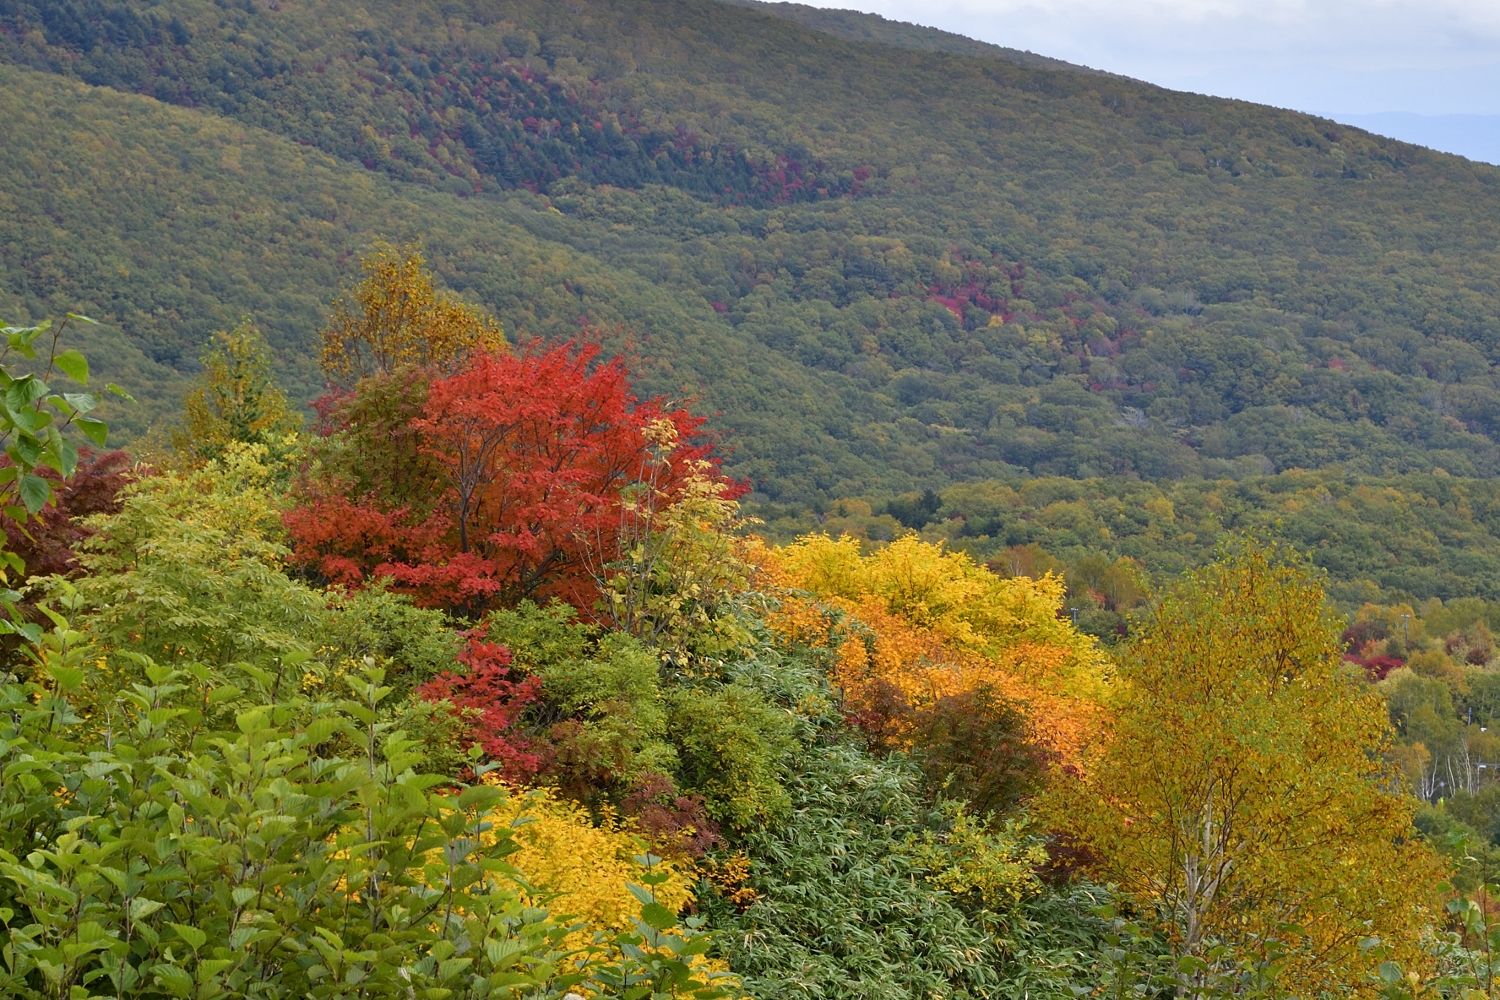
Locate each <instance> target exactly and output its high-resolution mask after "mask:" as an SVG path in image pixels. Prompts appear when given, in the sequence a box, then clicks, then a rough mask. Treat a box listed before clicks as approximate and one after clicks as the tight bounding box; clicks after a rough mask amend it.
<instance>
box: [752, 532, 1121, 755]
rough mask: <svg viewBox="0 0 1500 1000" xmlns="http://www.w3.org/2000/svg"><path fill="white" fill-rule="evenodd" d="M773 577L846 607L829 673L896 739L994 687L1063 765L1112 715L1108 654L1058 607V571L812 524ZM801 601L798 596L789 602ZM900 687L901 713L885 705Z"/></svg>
mask: <svg viewBox="0 0 1500 1000" xmlns="http://www.w3.org/2000/svg"><path fill="white" fill-rule="evenodd" d="M763 562H764V563H765V564H766V569H767V571H768V572H769V574H770V577H771V582H773V583H775V584H779V585H780V586H782V587H785V588H789V589H791V590H793V591H808V592H811V593H812V594H813V595H816V596H817V597H819V598H821V599H822V600H823V601H825V602H826V603H828V604H829V605H831V606H832V607H834V608H837V609H838V610H840V611H842V612H844V613H845V614H846V615H849V616H851V617H852V618H853V619H855V620H856V621H857V622H858V623H859V624H860V625H861V626H863V630H862V631H863V634H862V635H859V634H856V635H853V636H850V637H848V638H846V639H845V640H844V641H843V642H842V644H841V645H840V646H839V649H838V652H837V654H836V663H835V668H834V679H835V680H836V681H837V682H838V684H839V687H840V689H841V690H842V692H843V696H844V699H845V705H846V709H847V710H849V712H850V714H851V715H853V716H854V717H855V718H875V717H877V716H879V717H882V722H881V727H882V729H883V731H884V734H885V735H886V736H887V737H889V738H892V739H894V741H895V742H896V743H898V744H905V745H910V744H911V743H912V742H914V741H916V740H917V736H916V729H917V728H918V727H919V725H920V723H921V720H922V719H923V718H924V717H925V716H927V715H929V714H930V713H931V711H932V710H933V709H934V708H937V707H938V706H939V705H940V704H941V703H943V702H945V701H949V702H951V700H952V699H955V698H962V697H963V696H967V695H972V694H975V693H977V692H980V691H982V690H987V691H988V692H990V693H991V694H993V695H994V696H996V697H997V698H999V699H1001V700H1002V701H1004V702H1006V703H1009V704H1012V705H1015V706H1017V707H1018V708H1019V709H1020V710H1021V711H1022V713H1023V714H1024V716H1025V722H1026V728H1027V730H1028V733H1029V735H1030V737H1031V738H1032V740H1033V741H1034V742H1035V743H1036V744H1037V745H1038V746H1039V747H1041V748H1042V749H1044V750H1045V751H1047V752H1048V754H1049V755H1050V756H1051V757H1052V758H1053V759H1054V760H1055V761H1056V762H1057V763H1058V764H1060V765H1061V766H1062V767H1063V768H1065V769H1067V770H1072V771H1078V770H1083V769H1084V768H1085V767H1086V766H1087V763H1086V760H1085V758H1084V750H1085V748H1086V747H1087V746H1088V745H1090V744H1091V743H1094V742H1096V740H1094V739H1093V738H1092V737H1091V734H1092V733H1093V731H1094V730H1095V729H1096V728H1097V727H1098V726H1099V725H1100V724H1101V722H1102V720H1103V718H1104V717H1105V715H1106V712H1105V708H1104V704H1105V702H1106V701H1107V699H1108V687H1109V685H1108V674H1109V670H1108V663H1107V661H1106V660H1105V658H1104V657H1103V655H1102V654H1101V653H1100V652H1099V650H1098V648H1097V647H1096V646H1095V644H1094V642H1093V640H1092V639H1091V638H1090V637H1088V636H1086V635H1082V634H1080V633H1078V632H1077V631H1076V630H1074V629H1073V628H1072V626H1071V625H1070V624H1069V623H1068V622H1067V620H1066V619H1065V618H1063V617H1062V615H1061V610H1062V601H1063V589H1062V583H1061V581H1060V580H1058V579H1057V578H1056V577H1046V578H1043V579H1041V580H1031V579H1027V578H1024V577H1016V578H1010V579H1006V578H1002V577H999V576H996V575H995V574H994V573H991V572H990V571H989V570H987V569H985V568H984V567H983V566H980V565H977V564H976V563H974V561H973V560H971V559H970V558H969V557H968V556H966V555H964V554H963V553H959V552H947V551H944V550H943V547H942V546H941V545H937V544H933V543H930V542H924V541H922V540H921V539H919V538H917V537H916V536H914V535H908V536H905V537H903V538H901V539H898V540H897V541H895V542H892V543H891V544H890V545H888V546H886V547H884V548H882V549H878V550H876V551H874V552H872V553H870V554H868V555H866V554H864V553H863V552H862V551H861V548H860V544H859V542H857V541H855V540H854V539H851V538H848V537H843V538H839V539H836V540H835V539H832V538H829V537H828V536H827V535H811V536H808V537H805V538H802V539H800V540H799V541H797V542H796V543H794V544H792V545H789V546H786V547H784V548H782V549H779V550H777V551H776V552H774V553H771V554H769V555H768V556H766V557H765V558H764V559H763ZM784 607H789V608H792V609H795V608H797V607H798V602H797V599H796V598H795V596H793V597H792V598H790V599H789V600H788V601H786V602H784ZM892 696H895V699H896V705H897V706H898V711H897V713H896V717H895V718H893V719H890V720H884V719H883V716H884V715H886V714H888V712H887V711H886V709H885V708H883V707H882V706H889V705H890V704H891V699H892Z"/></svg>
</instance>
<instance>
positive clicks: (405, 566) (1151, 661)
mask: <svg viewBox="0 0 1500 1000" xmlns="http://www.w3.org/2000/svg"><path fill="white" fill-rule="evenodd" d="M361 274H362V276H361V277H360V278H359V280H358V281H357V282H355V283H353V284H351V285H349V286H346V288H345V289H344V291H343V292H342V293H341V294H339V295H338V296H337V297H336V298H333V300H332V302H331V304H330V307H329V309H328V318H327V320H326V322H325V324H324V326H323V328H322V330H321V332H320V350H319V358H320V367H321V369H322V371H323V373H324V376H325V378H326V381H327V384H328V386H329V388H328V390H327V391H326V392H325V393H324V395H323V396H322V397H320V399H319V400H318V401H317V406H316V412H317V414H318V417H317V425H316V428H315V429H314V431H313V432H311V433H309V432H307V431H304V430H303V426H302V425H303V421H302V418H301V416H300V415H299V414H298V413H297V412H296V410H295V409H294V408H293V406H292V405H291V404H290V402H289V401H288V398H287V396H286V395H285V394H284V393H283V391H282V390H281V389H280V388H279V387H278V386H277V384H276V382H275V379H274V377H273V366H272V362H271V358H270V354H269V351H268V348H267V345H266V343H265V340H264V338H263V337H262V335H261V334H260V332H259V331H258V330H257V329H256V328H255V327H254V326H253V325H249V324H244V325H241V326H239V327H237V328H235V329H233V330H228V331H222V332H220V333H219V334H217V335H216V336H215V338H214V340H213V344H212V347H211V348H210V350H209V351H208V352H207V353H206V354H205V356H204V358H203V367H202V373H201V374H200V375H199V376H197V377H196V378H195V379H194V380H193V382H192V384H191V385H190V386H189V389H188V391H187V393H186V395H185V397H184V398H183V399H182V400H180V402H179V406H178V408H177V416H176V417H175V418H174V420H173V421H172V423H171V426H170V428H169V429H168V430H167V431H166V432H165V433H164V434H163V435H162V439H161V440H160V441H159V442H158V443H157V444H155V445H151V446H140V447H139V448H138V449H137V451H138V456H139V457H138V458H137V459H135V460H132V459H131V458H130V457H128V456H127V455H125V453H123V452H120V451H105V450H102V448H103V447H104V446H105V445H107V444H108V437H107V435H108V433H109V430H108V426H107V424H106V423H105V422H104V421H103V420H101V419H99V418H98V416H97V414H98V413H100V412H108V411H109V410H110V409H118V408H119V407H118V406H114V407H110V406H107V405H105V404H104V402H103V397H101V396H100V395H99V394H98V391H97V390H96V389H94V388H92V386H93V385H95V384H97V380H96V379H95V378H94V374H93V372H92V370H91V366H90V363H89V361H88V359H87V358H86V356H85V355H84V354H83V353H81V352H79V351H78V350H77V349H75V348H72V347H70V346H69V341H70V340H71V339H72V335H73V333H74V331H80V330H83V329H84V328H85V327H86V326H88V325H91V324H92V322H93V321H92V320H89V319H86V318H84V317H79V316H72V315H70V316H68V317H67V318H66V319H65V320H63V321H60V322H58V323H56V324H51V323H44V324H40V325H36V326H30V327H19V326H7V327H5V328H4V334H5V336H6V337H7V339H8V342H9V346H10V348H11V350H12V352H13V354H14V356H15V358H16V360H15V361H14V362H12V363H10V364H9V366H8V367H6V368H4V369H3V373H4V389H5V397H4V398H5V401H6V405H5V408H4V410H3V415H0V419H3V422H4V430H5V432H6V434H5V439H6V442H7V446H6V456H5V474H4V477H3V479H0V492H3V497H4V499H5V500H6V501H8V502H7V503H6V504H5V505H4V506H3V508H0V509H3V518H4V521H3V526H4V528H5V539H6V543H5V549H4V556H5V563H6V566H5V570H4V572H5V576H6V580H7V582H9V583H12V584H14V585H15V586H14V589H9V590H6V591H4V592H3V593H0V604H3V611H4V615H3V617H0V633H3V634H4V635H5V637H6V640H7V652H6V668H7V672H6V673H5V674H4V675H3V676H0V699H3V704H4V705H5V706H6V712H5V714H4V715H3V716H0V767H3V768H4V773H5V775H6V781H5V783H4V784H3V786H0V921H3V923H4V924H5V926H6V928H7V930H8V941H7V943H6V945H5V947H4V948H3V950H0V991H3V992H4V994H5V995H15V996H48V997H80V998H85V997H107V996H114V997H126V996H129V997H174V996H175V997H198V996H201V997H230V996H257V997H306V996H321V997H356V996H390V995H400V994H410V995H421V996H432V997H501V996H504V997H539V996H556V997H563V996H565V995H567V996H585V995H600V996H624V997H647V996H651V997H701V998H712V997H741V996H747V997H798V996H813V995H818V996H834V997H850V998H854V997H860V998H865V997H889V998H891V1000H896V998H902V997H915V996H924V997H955V998H956V997H981V996H984V997H989V996H996V997H998V996H1016V995H1027V996H1035V997H1056V998H1063V997H1077V996H1087V995H1098V996H1116V995H1158V994H1160V995H1167V994H1172V995H1177V996H1191V997H1197V998H1205V1000H1206V998H1218V997H1224V998H1228V997H1238V996H1262V997H1291V996H1299V997H1310V996H1316V997H1346V996H1347V997H1355V996H1372V997H1373V996H1377V995H1379V996H1385V997H1411V998H1415V997H1417V996H1428V995H1445V996H1447V995H1451V996H1461V995H1462V996H1468V995H1471V994H1469V993H1464V992H1462V991H1464V990H1473V989H1486V990H1487V989H1490V988H1493V986H1494V985H1495V983H1496V972H1497V970H1495V969H1493V967H1492V964H1491V960H1490V958H1489V957H1488V956H1489V954H1490V953H1489V951H1488V948H1489V947H1490V945H1491V943H1492V939H1493V940H1496V941H1500V929H1493V928H1492V927H1491V920H1490V916H1489V913H1488V910H1487V909H1486V907H1485V905H1484V902H1483V901H1484V898H1485V896H1484V893H1485V892H1486V891H1487V890H1486V885H1487V883H1488V880H1489V879H1490V878H1492V872H1493V863H1492V862H1493V861H1495V860H1500V854H1497V852H1500V847H1497V846H1494V845H1495V844H1496V842H1497V841H1500V818H1497V817H1500V808H1497V803H1496V799H1495V797H1494V795H1493V791H1494V789H1495V788H1496V787H1500V786H1497V785H1495V784H1493V783H1492V782H1489V781H1487V780H1486V779H1487V778H1488V775H1487V774H1485V773H1484V772H1485V771H1486V770H1487V769H1488V767H1489V766H1490V765H1491V763H1492V762H1493V763H1495V764H1496V765H1497V766H1500V761H1496V760H1495V752H1496V751H1497V750H1500V742H1497V738H1496V737H1490V736H1489V735H1488V728H1489V724H1491V723H1492V722H1495V721H1497V720H1500V700H1497V698H1500V689H1496V690H1494V691H1492V690H1490V689H1491V688H1492V687H1495V685H1492V684H1490V683H1489V678H1490V677H1491V676H1496V674H1495V672H1494V670H1493V669H1492V666H1491V664H1492V663H1493V662H1494V661H1496V660H1497V659H1500V653H1497V650H1496V648H1495V644H1494V641H1493V638H1492V634H1491V632H1490V630H1489V625H1490V622H1491V621H1492V620H1493V611H1494V609H1495V607H1496V606H1495V605H1493V604H1489V603H1487V602H1485V601H1482V600H1478V599H1469V600H1468V601H1462V600H1455V601H1452V602H1448V603H1447V604H1445V603H1444V602H1442V601H1437V600H1434V601H1431V602H1429V603H1427V604H1424V605H1423V606H1422V607H1421V608H1420V609H1419V610H1414V609H1413V608H1412V607H1411V606H1409V605H1392V606H1382V605H1374V604H1369V605H1366V606H1364V607H1362V608H1361V609H1360V610H1359V612H1358V613H1357V614H1356V615H1353V616H1351V617H1347V618H1346V617H1344V616H1341V615H1338V614H1336V613H1335V612H1334V611H1333V609H1332V608H1331V607H1330V605H1329V604H1328V603H1327V602H1326V599H1325V586H1326V578H1325V577H1324V576H1323V575H1322V574H1321V573H1320V572H1319V571H1317V570H1315V569H1314V568H1313V567H1312V566H1311V565H1310V564H1308V563H1307V562H1306V560H1305V557H1303V556H1301V555H1299V554H1298V553H1297V552H1296V550H1295V549H1293V548H1289V547H1286V546H1284V545H1282V544H1280V543H1277V542H1274V541H1270V540H1269V539H1268V536H1265V535H1246V534H1241V535H1239V536H1238V537H1237V538H1236V539H1235V540H1232V541H1229V542H1227V543H1225V544H1222V545H1220V546H1218V548H1217V550H1216V552H1215V554H1214V557H1213V558H1212V560H1211V561H1209V562H1207V563H1206V564H1204V565H1202V566H1200V567H1198V568H1195V569H1191V570H1187V571H1185V572H1182V573H1179V574H1176V575H1175V576H1174V578H1173V579H1172V580H1171V581H1170V582H1168V583H1166V584H1164V585H1163V586H1161V587H1159V588H1156V589H1155V590H1154V591H1153V592H1151V593H1148V588H1149V586H1150V585H1149V583H1147V582H1146V581H1145V579H1144V578H1143V577H1141V576H1136V577H1133V578H1131V580H1130V581H1126V582H1127V583H1128V584H1129V585H1130V586H1134V587H1135V588H1136V589H1135V590H1134V591H1133V592H1132V593H1131V596H1129V597H1127V596H1126V590H1127V589H1128V587H1127V586H1125V584H1123V583H1121V581H1122V580H1124V579H1125V578H1124V577H1119V578H1117V579H1115V581H1114V583H1111V582H1110V579H1111V578H1110V577H1109V572H1110V571H1111V570H1112V569H1113V570H1118V569H1119V565H1118V564H1116V565H1115V566H1113V567H1109V566H1106V567H1103V575H1102V576H1100V577H1098V578H1096V579H1093V581H1092V582H1093V584H1095V585H1097V586H1098V587H1100V588H1101V590H1100V592H1101V593H1106V594H1107V595H1108V596H1109V597H1110V598H1112V599H1117V600H1119V602H1120V603H1119V604H1118V605H1117V608H1118V610H1121V611H1124V610H1130V611H1132V613H1131V614H1130V622H1131V626H1132V627H1131V629H1130V630H1129V632H1130V635H1129V637H1128V640H1125V641H1115V642H1113V643H1112V644H1110V645H1106V644H1104V643H1101V642H1100V641H1099V639H1097V638H1095V637H1094V636H1092V635H1090V634H1089V633H1088V632H1086V631H1083V630H1081V629H1080V628H1079V624H1080V623H1079V622H1078V621H1077V620H1076V609H1073V610H1074V611H1075V615H1070V614H1069V610H1070V609H1069V608H1068V607H1067V606H1066V599H1067V596H1068V594H1069V592H1070V590H1072V589H1076V588H1077V587H1078V586H1079V585H1078V583H1077V581H1076V580H1074V579H1073V576H1074V574H1075V572H1076V571H1077V569H1078V567H1073V568H1069V569H1068V570H1067V571H1066V572H1065V573H1059V572H1054V569H1055V568H1056V566H1057V565H1059V564H1057V563H1055V562H1054V563H1051V564H1049V563H1047V562H1046V560H1047V559H1048V558H1050V557H1048V556H1047V555H1046V553H1045V552H1043V551H1042V550H1041V549H1040V548H1038V547H1036V546H1034V545H1033V546H1032V547H1031V548H1030V549H1026V548H1025V547H1022V546H1017V547H1013V549H1012V550H1011V551H1010V556H1011V558H1012V563H1011V564H1010V565H1009V566H1008V567H1006V566H1003V565H1000V564H999V563H1001V562H1003V560H1000V561H998V562H997V564H996V565H995V566H994V567H993V568H992V567H990V566H986V565H984V564H982V563H980V562H977V561H976V560H975V559H973V558H971V557H970V556H969V555H967V554H966V553H965V552H964V551H962V550H960V549H958V548H956V547H949V546H947V545H945V544H944V543H943V542H942V541H930V540H924V539H923V538H922V537H921V536H920V535H918V534H916V533H914V532H906V533H903V534H900V535H899V536H897V537H895V538H894V539H892V540H890V541H889V542H888V543H887V544H883V545H882V544H869V543H863V542H861V541H860V539H858V538H856V537H854V536H853V535H852V534H849V533H847V532H846V533H841V534H840V535H838V536H837V537H834V536H832V535H830V534H828V533H825V532H816V533H812V534H804V535H802V536H800V537H798V538H796V539H794V540H792V541H789V542H786V543H784V544H774V543H772V542H768V541H766V540H764V539H763V538H761V537H758V536H757V535H755V534H754V533H753V532H752V531H751V530H750V529H752V528H753V524H752V523H751V522H750V521H749V520H748V519H747V517H746V515H745V513H744V512H743V510H742V508H741V503H740V498H741V497H742V496H743V495H744V492H745V485H744V484H743V483H740V482H738V481H736V480H734V479H732V478H729V477H728V476H727V475H726V474H725V472H724V465H723V462H722V459H721V457H720V456H719V455H718V454H717V453H716V452H715V449H714V445H713V441H712V438H711V436H710V435H709V434H708V433H707V429H706V424H705V421H704V420H703V418H701V417H700V416H697V415H696V414H694V413H693V412H692V410H691V409H690V408H688V407H687V406H685V405H684V404H682V403H680V402H675V401H672V400H669V399H665V398H662V397H646V396H641V395H638V393H637V390H636V389H635V387H634V386H633V383H632V376H631V373H630V371H629V370H628V368H627V367H626V365H625V364H624V363H623V362H622V361H621V360H620V359H619V358H611V357H608V356H606V355H604V354H603V353H601V349H600V347H599V345H598V344H597V343H593V342H589V341H586V340H575V341H567V342H563V343H559V344H552V345H549V344H546V343H543V342H541V341H537V340H530V341H513V340H512V339H511V338H510V337H508V336H507V335H506V333H505V331H504V330H503V329H502V327H501V325H500V324H499V323H497V322H496V321H495V320H494V318H493V317H491V316H489V315H488V314H486V313H485V312H483V311H482V310H480V309H479V308H477V307H475V306H473V305H470V304H467V303H465V302H464V301H462V300H460V299H458V298H455V297H453V296H452V295H451V294H450V293H447V292H445V291H443V290H442V289H441V288H439V287H438V286H437V285H436V284H435V283H434V281H433V278H432V275H431V273H430V272H429V271H428V270H427V269H426V266H425V262H424V261H423V260H422V258H421V257H420V256H419V255H416V254H414V253H413V252H411V251H409V250H402V249H399V248H395V247H391V246H385V247H383V248H381V249H379V250H377V251H376V252H375V253H373V254H372V255H370V256H368V257H367V258H365V259H364V261H363V262H362V269H361ZM1040 482H1041V483H1045V481H1040ZM1156 499H1158V500H1159V499H1161V498H1156ZM952 502H954V501H953V498H951V497H950V498H948V499H944V498H939V497H935V496H934V497H926V496H919V497H917V498H915V499H913V500H909V501H905V502H903V503H893V504H892V505H891V506H892V507H893V508H894V510H895V512H896V514H900V515H901V516H902V517H903V518H905V519H906V520H908V521H912V520H920V516H919V515H920V514H921V512H926V513H928V514H935V513H938V512H940V511H941V510H942V509H943V507H944V506H945V505H948V504H950V503H952ZM851 505H852V502H851ZM1157 506H1159V505H1157ZM864 510H865V517H866V519H867V520H869V521H870V522H871V523H878V520H877V516H876V515H873V514H872V513H870V512H869V507H868V505H865V507H864ZM855 513H857V511H854V512H847V511H846V513H845V514H844V515H843V516H845V517H853V516H854V514H855ZM896 514H892V513H886V514H883V515H879V517H885V518H894V517H895V516H896ZM1153 514H1155V515H1157V516H1159V517H1161V519H1162V520H1164V521H1165V520H1167V519H1166V518H1165V517H1164V516H1162V512H1161V511H1160V510H1159V509H1153ZM923 516H925V515H923ZM1023 557H1026V558H1029V559H1030V560H1031V561H1030V563H1028V564H1026V565H1022V561H1023ZM1148 597H1149V598H1150V600H1149V602H1147V601H1146V599H1147V598H1148ZM1132 602H1133V607H1132V608H1130V609H1127V608H1126V607H1125V605H1126V604H1127V603H1132ZM1114 638H1115V639H1116V640H1118V637H1114ZM1445 904H1446V906H1445Z"/></svg>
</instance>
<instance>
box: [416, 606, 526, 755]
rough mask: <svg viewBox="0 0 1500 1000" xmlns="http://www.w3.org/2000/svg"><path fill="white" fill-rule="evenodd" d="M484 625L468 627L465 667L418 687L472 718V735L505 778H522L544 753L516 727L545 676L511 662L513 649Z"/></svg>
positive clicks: (462, 660) (420, 692)
mask: <svg viewBox="0 0 1500 1000" xmlns="http://www.w3.org/2000/svg"><path fill="white" fill-rule="evenodd" d="M486 635H487V627H486V626H484V625H481V626H479V627H478V628H475V629H472V630H470V631H468V632H465V633H464V639H465V643H464V649H463V652H461V653H460V654H459V657H458V661H459V663H460V664H462V665H463V666H464V668H465V669H464V672H463V673H452V672H449V673H443V674H439V675H438V676H436V677H434V678H433V679H432V680H430V681H428V682H427V683H426V684H423V685H422V686H421V687H419V688H417V694H418V695H419V696H420V697H422V698H424V699H426V700H427V701H447V702H450V703H451V704H452V705H453V707H454V708H455V709H456V710H458V711H460V712H463V713H464V714H465V715H466V716H467V717H468V718H469V720H470V730H469V735H470V737H471V739H472V740H473V742H474V743H475V744H477V745H478V746H479V747H480V749H482V750H483V751H484V754H485V756H486V757H488V758H489V759H490V760H492V761H495V762H497V763H499V764H500V773H501V776H502V777H504V778H505V780H507V781H509V782H512V783H514V784H523V783H525V782H526V781H528V780H529V779H531V778H532V777H534V776H535V775H536V773H537V769H538V767H539V766H540V758H539V757H538V755H537V754H536V753H534V752H533V751H532V749H531V746H530V744H529V742H528V741H527V740H526V738H525V737H524V736H522V735H521V734H520V733H519V732H518V731H517V729H516V723H517V722H518V721H520V718H521V715H522V713H523V712H525V711H526V709H527V707H528V706H530V705H531V704H532V703H533V702H535V701H536V700H537V699H538V698H539V697H540V696H541V689H542V682H541V678H539V677H534V676H530V675H522V674H518V673H517V672H516V671H514V670H513V669H512V668H511V655H510V650H509V649H507V648H506V647H504V646H502V645H501V644H500V643H497V642H490V641H488V639H487V638H486Z"/></svg>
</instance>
